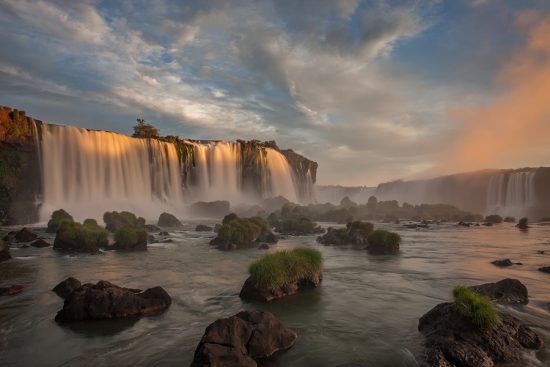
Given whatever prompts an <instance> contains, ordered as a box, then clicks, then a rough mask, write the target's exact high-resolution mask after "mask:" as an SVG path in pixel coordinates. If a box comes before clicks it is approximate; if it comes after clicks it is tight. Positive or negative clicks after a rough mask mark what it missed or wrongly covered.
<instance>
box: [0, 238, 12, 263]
mask: <svg viewBox="0 0 550 367" xmlns="http://www.w3.org/2000/svg"><path fill="white" fill-rule="evenodd" d="M9 259H11V255H10V247H9V245H8V244H7V243H6V242H4V240H1V239H0V262H1V261H6V260H9Z"/></svg>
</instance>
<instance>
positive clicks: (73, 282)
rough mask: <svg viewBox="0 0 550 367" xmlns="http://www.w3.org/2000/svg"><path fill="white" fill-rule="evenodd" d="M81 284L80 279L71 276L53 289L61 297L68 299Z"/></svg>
mask: <svg viewBox="0 0 550 367" xmlns="http://www.w3.org/2000/svg"><path fill="white" fill-rule="evenodd" d="M81 285H82V284H81V283H80V280H78V279H76V278H73V277H69V278H67V279H65V280H64V281H62V282H60V283H59V284H58V285H56V286H55V287H54V288H53V289H52V291H54V292H55V294H57V295H58V296H59V297H61V298H63V299H66V298H67V297H68V296H69V295H70V294H71V293H73V291H74V290H75V289H78V288H80V286H81Z"/></svg>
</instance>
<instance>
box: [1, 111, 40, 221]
mask: <svg viewBox="0 0 550 367" xmlns="http://www.w3.org/2000/svg"><path fill="white" fill-rule="evenodd" d="M40 125H41V122H40V121H34V120H33V119H31V118H29V117H27V116H25V112H24V111H18V110H12V109H11V108H9V107H1V106H0V224H8V223H17V222H23V223H30V222H36V221H37V220H38V205H37V200H38V196H39V194H40V164H39V156H38V149H37V145H36V141H37V140H36V139H37V135H38V132H37V128H40Z"/></svg>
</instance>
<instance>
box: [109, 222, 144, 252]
mask: <svg viewBox="0 0 550 367" xmlns="http://www.w3.org/2000/svg"><path fill="white" fill-rule="evenodd" d="M146 244H147V232H146V231H145V230H144V229H135V228H132V227H122V228H119V229H117V231H116V232H115V247H116V248H119V249H126V250H129V249H133V248H134V247H135V246H139V245H145V246H146Z"/></svg>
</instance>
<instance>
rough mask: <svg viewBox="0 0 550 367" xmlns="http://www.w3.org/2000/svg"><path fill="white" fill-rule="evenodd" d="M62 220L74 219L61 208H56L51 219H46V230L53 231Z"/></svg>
mask: <svg viewBox="0 0 550 367" xmlns="http://www.w3.org/2000/svg"><path fill="white" fill-rule="evenodd" d="M64 221H67V222H74V219H73V217H72V216H71V215H70V214H69V213H67V212H66V211H65V210H63V209H58V210H56V211H54V212H53V213H52V217H51V219H50V220H49V221H48V229H46V232H47V233H55V232H56V231H57V230H58V229H59V227H60V226H61V223H62V222H64Z"/></svg>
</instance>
